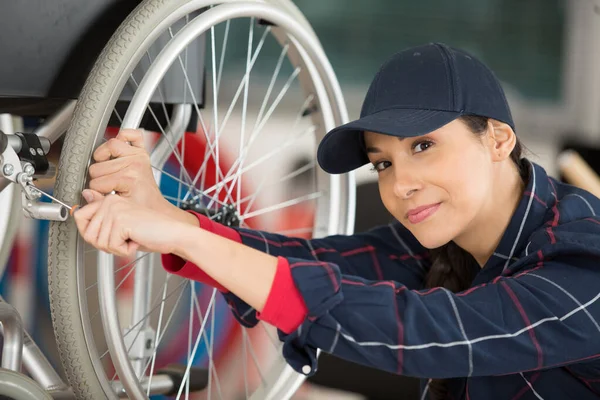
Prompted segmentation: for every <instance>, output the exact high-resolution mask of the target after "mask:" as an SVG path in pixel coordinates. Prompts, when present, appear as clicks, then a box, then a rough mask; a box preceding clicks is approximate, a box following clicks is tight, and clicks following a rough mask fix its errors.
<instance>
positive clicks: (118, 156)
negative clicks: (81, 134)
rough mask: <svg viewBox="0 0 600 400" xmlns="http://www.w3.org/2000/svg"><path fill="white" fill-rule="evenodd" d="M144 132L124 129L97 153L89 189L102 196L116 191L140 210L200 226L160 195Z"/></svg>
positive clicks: (91, 171)
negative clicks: (145, 144) (150, 211)
mask: <svg viewBox="0 0 600 400" xmlns="http://www.w3.org/2000/svg"><path fill="white" fill-rule="evenodd" d="M142 132H143V131H142V130H136V129H123V130H121V131H120V132H119V134H118V135H117V137H116V138H115V139H110V140H109V141H108V142H106V143H103V144H102V145H101V146H99V147H98V148H97V149H96V151H95V152H94V160H95V161H96V163H95V164H92V165H91V166H90V169H89V174H90V178H91V180H90V184H89V187H90V189H92V190H94V191H96V192H99V193H111V192H112V191H115V192H117V193H118V194H119V196H121V197H124V198H128V199H131V200H132V201H133V202H134V203H135V204H137V205H139V206H142V207H147V208H149V209H151V210H154V211H156V212H158V213H163V214H167V215H169V216H170V217H171V218H174V219H176V220H178V221H181V222H185V223H187V224H189V225H192V226H198V220H197V219H196V217H194V216H193V215H191V214H190V213H187V212H185V211H183V210H181V209H179V208H177V207H175V206H174V205H173V204H171V203H169V202H168V201H167V200H166V199H165V198H164V197H163V195H162V193H161V192H160V188H159V187H158V185H157V184H156V180H155V179H154V174H153V173H152V165H151V164H150V156H149V154H148V152H147V151H146V149H145V148H144V137H143V134H142ZM128 142H129V143H128ZM84 194H85V192H84Z"/></svg>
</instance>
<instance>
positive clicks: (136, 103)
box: [80, 3, 351, 399]
mask: <svg viewBox="0 0 600 400" xmlns="http://www.w3.org/2000/svg"><path fill="white" fill-rule="evenodd" d="M247 16H261V17H263V18H265V19H268V20H269V21H273V22H276V23H277V25H278V26H279V27H281V26H286V27H288V25H289V27H291V28H290V29H288V30H291V31H294V29H295V30H296V31H297V32H295V33H298V32H299V34H297V37H295V38H294V39H292V41H291V46H294V47H297V50H298V53H299V54H300V56H304V57H305V60H304V66H305V67H306V69H307V71H308V74H309V75H310V76H311V78H312V81H313V82H312V83H313V85H314V86H315V87H314V89H315V92H316V93H317V94H316V95H315V96H314V97H315V98H316V99H318V103H320V104H321V107H320V118H321V119H322V121H323V126H322V127H321V133H320V134H321V135H322V133H323V132H326V131H327V130H329V129H331V128H332V127H333V126H334V124H335V123H336V121H335V120H334V116H333V113H332V112H331V109H330V106H329V105H328V95H327V91H326V89H325V87H324V85H323V82H321V78H320V73H319V69H321V70H322V69H323V67H322V66H321V67H319V68H317V67H316V66H315V65H314V64H313V62H312V61H311V59H317V60H319V54H317V55H315V54H310V57H309V56H308V55H307V51H306V50H305V48H304V47H302V46H301V45H300V43H302V44H304V45H306V43H305V42H310V40H309V39H307V38H306V37H304V38H303V37H302V30H301V28H300V27H298V26H297V24H296V26H294V24H295V23H294V21H293V20H291V19H290V18H289V17H287V16H286V15H285V14H282V13H281V12H280V11H279V10H278V9H276V8H274V7H272V6H267V5H259V4H256V3H248V4H240V3H237V4H234V5H232V6H231V7H229V6H218V7H215V8H214V9H211V10H209V11H207V12H205V13H203V15H202V18H204V19H203V20H202V21H201V22H198V24H197V25H198V27H197V28H195V29H196V30H197V32H196V33H199V32H200V31H203V30H206V29H205V28H206V27H208V26H212V25H214V24H216V23H218V22H222V21H225V20H227V19H231V18H240V17H247ZM209 18H214V19H212V20H210V19H209ZM202 24H204V28H202V27H201V25H202ZM188 26H192V25H188ZM189 30H190V31H191V30H192V28H189ZM180 33H181V32H179V33H178V34H177V35H179V34H180ZM182 36H183V34H182ZM176 37H177V36H176ZM173 42H174V41H173ZM308 50H309V52H308V53H310V52H311V51H312V52H313V53H318V51H319V49H318V48H317V49H314V48H310V47H308ZM161 54H163V53H161ZM164 54H167V53H164ZM159 57H160V56H159ZM165 57H167V56H166V55H165ZM171 58H172V60H173V61H175V60H176V59H177V58H176V57H174V56H171ZM157 60H158V58H157V59H155V60H154V61H155V65H159V63H158V62H157ZM325 61H326V59H325ZM213 64H214V62H213ZM151 71H153V70H151ZM154 71H156V70H154ZM151 74H152V72H150V73H148V74H147V75H145V77H144V79H143V80H141V81H140V82H139V86H140V89H139V90H138V91H137V92H136V94H135V96H134V98H133V100H132V103H131V105H130V106H129V108H128V111H127V114H126V115H125V117H124V118H123V124H122V126H124V127H137V126H138V125H139V120H140V119H141V116H142V115H143V113H144V111H145V110H146V104H148V100H149V99H150V96H151V95H152V93H150V96H148V95H147V93H146V94H144V93H145V92H144V88H146V87H152V86H154V87H156V82H158V81H159V80H160V79H159V78H151V76H152V75H151ZM160 75H161V74H160V73H157V75H156V76H160ZM149 77H150V78H149ZM217 93H218V91H217ZM194 103H196V101H194ZM323 105H325V106H324V107H323ZM198 112H199V110H198ZM217 121H218V119H217ZM337 123H339V121H338V122H337ZM100 141H101V140H100V139H99V142H100ZM217 164H218V162H217ZM296 172H297V171H296ZM324 177H325V178H326V180H327V185H328V190H329V196H328V197H329V199H328V201H327V202H325V201H319V207H320V210H317V212H316V213H317V216H319V215H321V218H319V217H317V224H316V226H317V227H318V229H317V230H316V232H315V234H314V236H323V235H326V234H333V233H340V232H341V233H349V229H351V228H350V227H351V224H350V227H348V225H349V224H348V222H349V218H345V219H344V218H341V219H338V218H336V216H337V215H339V213H338V212H335V209H334V208H333V207H335V206H340V205H342V206H344V205H345V204H342V203H343V202H342V201H340V200H341V196H342V191H350V190H349V188H347V187H345V188H342V189H341V190H340V187H341V186H343V185H341V179H340V177H337V176H333V177H326V176H325V175H324V174H323V173H321V176H320V177H318V178H317V179H318V180H319V179H320V182H322V181H323V178H324ZM189 178H190V179H191V177H189ZM226 179H227V178H226ZM226 179H225V180H226ZM180 180H181V179H180ZM213 186H214V185H213ZM241 186H242V185H238V186H237V188H238V195H237V199H239V198H240V189H239V188H240V187H241ZM231 188H232V189H233V186H231ZM332 188H333V190H332ZM209 189H210V188H209ZM229 195H230V196H231V194H229ZM344 196H345V195H344ZM323 204H324V205H325V206H323ZM342 209H343V207H342ZM254 216H255V217H257V216H258V215H257V213H255V214H254ZM319 221H321V222H319ZM322 221H325V222H322ZM80 250H81V251H80V256H81V258H83V255H84V253H85V251H84V250H83V246H80ZM113 261H114V259H113V258H112V257H110V256H107V255H106V254H102V253H101V254H100V255H99V265H102V268H100V269H99V271H100V274H99V276H98V289H99V292H100V299H102V300H101V309H100V310H101V316H102V323H103V325H104V329H105V331H106V336H107V337H108V338H109V340H108V341H109V347H110V355H111V357H112V358H113V362H114V364H115V368H116V369H117V371H118V375H119V378H120V379H121V383H122V384H123V385H124V386H125V388H126V390H127V394H128V395H129V396H130V397H131V398H144V397H145V396H146V394H147V392H146V391H145V390H143V389H142V388H141V387H140V384H139V382H138V381H137V380H136V379H133V376H135V372H134V371H133V369H132V366H131V364H130V363H129V359H128V358H127V357H126V356H127V349H126V348H125V344H124V343H123V340H122V337H121V334H120V333H121V332H122V331H123V330H122V329H121V327H120V324H119V319H118V317H117V316H118V314H119V313H118V311H117V305H116V302H117V301H116V299H115V295H114V294H115V287H118V286H119V285H115V279H114V278H115V275H114V272H115V270H114V263H113ZM132 270H133V268H130V271H132ZM130 271H128V272H130ZM136 274H137V273H136ZM165 287H166V286H165ZM82 288H85V289H90V287H89V286H87V285H82ZM86 291H87V290H86ZM163 293H164V291H163ZM182 293H183V292H182ZM214 294H215V293H213V296H211V300H212V299H213V298H214ZM161 304H164V301H163V302H161ZM213 315H214V312H213ZM89 329H91V328H89ZM159 331H160V329H159ZM90 336H91V335H90ZM197 337H198V338H200V336H197ZM211 337H214V336H213V335H211ZM244 340H245V336H244ZM89 343H91V346H88V347H90V349H91V353H93V351H94V350H92V348H94V347H95V345H94V344H93V343H94V341H93V339H92V338H90V342H89ZM244 343H246V342H245V341H244ZM91 355H92V359H94V355H93V354H91ZM102 356H106V352H104V353H103V354H102ZM96 357H98V355H96ZM100 358H102V357H100ZM281 361H282V360H281ZM284 365H285V363H283V364H278V365H277V368H281V367H282V366H284ZM99 375H102V374H99ZM277 376H278V378H280V379H276V380H273V381H269V384H268V385H266V386H268V388H265V387H263V388H258V390H256V391H252V392H253V394H254V397H252V398H260V399H264V398H285V397H288V396H289V395H290V394H291V393H293V391H294V390H295V388H296V387H297V386H298V385H299V383H300V382H301V381H302V376H299V375H297V374H295V373H294V372H293V371H292V370H291V368H289V367H287V365H285V371H284V372H283V373H278V374H277ZM99 377H100V378H101V380H102V378H103V377H101V376H99ZM104 379H105V380H106V378H105V377H104ZM215 386H217V385H216V384H215ZM267 389H268V390H267ZM209 393H210V391H209ZM246 397H251V396H246ZM214 398H219V396H214Z"/></svg>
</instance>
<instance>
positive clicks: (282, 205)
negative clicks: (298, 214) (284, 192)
mask: <svg viewBox="0 0 600 400" xmlns="http://www.w3.org/2000/svg"><path fill="white" fill-rule="evenodd" d="M321 196H323V193H322V192H315V193H311V194H307V195H304V196H300V197H296V198H295V199H291V200H288V201H284V202H283V203H279V204H276V205H274V206H271V207H266V208H263V209H261V210H256V211H252V212H249V213H247V214H244V215H243V218H244V219H250V218H254V217H257V216H259V215H263V214H266V213H269V212H272V211H276V210H281V209H282V208H286V207H291V206H295V205H296V204H300V203H303V202H305V201H310V200H315V199H318V198H319V197H321Z"/></svg>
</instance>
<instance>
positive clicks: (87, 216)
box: [73, 201, 101, 236]
mask: <svg viewBox="0 0 600 400" xmlns="http://www.w3.org/2000/svg"><path fill="white" fill-rule="evenodd" d="M100 206H101V202H99V201H97V202H94V203H92V204H88V205H87V206H84V207H78V208H77V212H76V213H73V219H74V220H75V224H76V225H77V230H78V231H79V233H80V234H81V236H84V235H85V232H86V230H87V227H88V225H89V223H90V221H91V220H92V218H93V217H94V215H95V214H96V212H97V211H98V210H99V209H100Z"/></svg>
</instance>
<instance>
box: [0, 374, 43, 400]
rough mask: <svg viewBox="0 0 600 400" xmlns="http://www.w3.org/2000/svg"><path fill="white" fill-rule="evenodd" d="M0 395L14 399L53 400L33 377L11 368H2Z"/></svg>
mask: <svg viewBox="0 0 600 400" xmlns="http://www.w3.org/2000/svg"><path fill="white" fill-rule="evenodd" d="M0 396H8V397H10V398H11V399H13V400H52V396H50V394H49V393H48V392H46V391H45V390H44V389H42V388H41V386H40V385H38V384H37V383H36V382H35V381H34V380H33V379H31V378H29V377H28V376H26V375H23V374H19V373H18V372H15V371H11V370H9V369H0Z"/></svg>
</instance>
